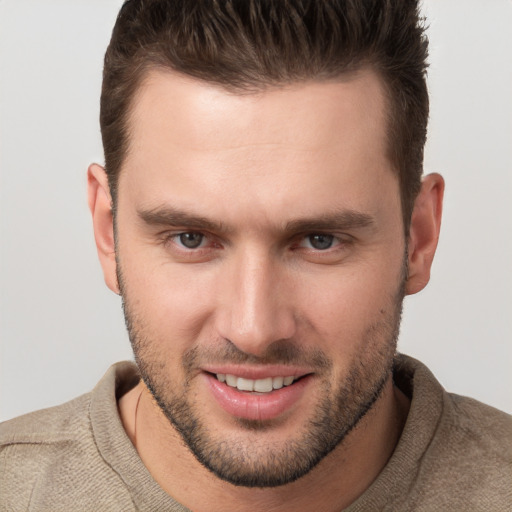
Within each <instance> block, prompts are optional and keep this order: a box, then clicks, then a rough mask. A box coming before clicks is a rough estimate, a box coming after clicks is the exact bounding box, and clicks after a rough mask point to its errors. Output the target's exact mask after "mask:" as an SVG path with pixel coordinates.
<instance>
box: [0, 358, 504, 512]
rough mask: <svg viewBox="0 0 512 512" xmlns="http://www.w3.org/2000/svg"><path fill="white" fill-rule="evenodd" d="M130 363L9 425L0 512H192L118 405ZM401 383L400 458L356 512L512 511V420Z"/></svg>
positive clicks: (423, 386) (405, 379)
mask: <svg viewBox="0 0 512 512" xmlns="http://www.w3.org/2000/svg"><path fill="white" fill-rule="evenodd" d="M137 380H138V377H137V372H136V368H135V366H134V365H133V364H131V363H126V362H125V363H118V364H116V365H114V366H113V367H111V368H110V369H109V370H108V372H107V373H106V375H105V376H104V377H103V379H102V380H101V381H100V382H99V383H98V385H97V386H96V387H95V388H94V390H93V391H92V392H91V393H89V394H87V395H83V396H81V397H79V398H76V399H75V400H73V401H71V402H68V403H66V404H63V405H61V406H58V407H54V408H51V409H46V410H42V411H38V412H34V413H31V414H28V415H25V416H21V417H20V418H16V419H14V420H11V421H7V422H5V423H3V424H1V425H0V512H7V511H9V512H11V511H12V512H18V511H38V512H39V511H41V512H42V511H52V512H60V511H66V512H70V511H104V512H105V511H106V512H108V511H123V512H128V511H135V510H139V511H180V512H182V511H185V510H187V509H186V508H185V507H183V506H182V505H180V504H179V503H177V502H176V501H174V500H173V499H172V498H171V497H170V496H169V495H167V494H166V493H165V492H164V491H163V490H162V489H161V488H160V487H159V486H158V484H157V483H156V482H155V481H154V480H153V478H152V477H151V475H150V474H149V472H148V470H147V469H146V468H145V466H144V465H143V463H142V461H141V460H140V458H139V456H138V455H137V452H136V451H135V449H134V447H133V446H132V444H131V443H130V441H129V439H128V437H127V436H126V434H125V432H124V430H123V427H122V425H121V421H120V419H119V416H118V412H117V402H116V398H117V399H118V398H119V397H120V396H122V394H123V393H124V392H126V391H127V390H128V389H130V388H131V387H133V386H134V385H135V383H136V382H137ZM395 382H396V383H397V385H398V386H399V387H400V388H401V389H402V391H404V392H405V393H406V394H407V395H408V396H409V397H411V398H412V403H411V409H410V412H409V417H408V419H407V423H406V425H405V428H404V431H403V433H402V436H401V438H400V441H399V443H398V445H397V447H396V450H395V452H394V454H393V456H392V457H391V459H390V460H389V462H388V464H387V465H386V467H385V468H384V469H383V471H382V472H381V474H380V475H379V476H378V477H377V479H376V480H375V481H374V482H373V484H372V485H371V486H370V488H369V489H367V491H366V492H365V493H364V494H363V495H362V496H361V497H360V498H359V499H358V500H357V501H356V502H355V503H353V504H352V505H351V506H350V507H349V508H348V509H346V510H347V511H350V512H356V511H357V512H359V511H361V512H363V511H364V512H371V511H374V510H375V511H377V510H386V511H393V512H398V511H408V512H410V511H428V512H436V511H443V512H452V511H464V512H470V511H493V512H494V511H498V512H500V511H507V510H512V417H511V416H509V415H507V414H505V413H502V412H500V411H497V410H496V409H493V408H491V407H488V406H486V405H483V404H481V403H479V402H476V401H475V400H472V399H469V398H463V397H460V396H457V395H453V394H449V393H447V392H446V391H444V390H443V388H442V387H441V386H440V384H439V383H438V382H437V381H436V379H435V378H434V377H433V375H432V374H431V373H430V372H429V370H428V369H427V368H426V367H425V366H423V365H422V364H421V363H419V362H418V361H415V360H414V359H411V358H408V357H406V356H399V358H398V360H397V367H396V371H395Z"/></svg>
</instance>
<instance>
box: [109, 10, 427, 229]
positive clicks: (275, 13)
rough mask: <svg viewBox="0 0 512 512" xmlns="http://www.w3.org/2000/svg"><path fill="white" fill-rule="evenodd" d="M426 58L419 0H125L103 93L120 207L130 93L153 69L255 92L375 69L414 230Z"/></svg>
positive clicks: (114, 187)
mask: <svg viewBox="0 0 512 512" xmlns="http://www.w3.org/2000/svg"><path fill="white" fill-rule="evenodd" d="M427 55H428V41H427V38H426V36H425V32H424V26H423V23H422V20H421V18H420V17H419V8H418V2H417V0H366V1H362V0H127V1H126V2H125V3H124V5H123V7H122V8H121V10H120V12H119V15H118V18H117V21H116V24H115V27H114V30H113V33H112V39H111V41H110V45H109V47H108V49H107V52H106V55H105V66H104V72H103V87H102V95H101V114H100V123H101V133H102V138H103V147H104V151H105V167H106V171H107V175H108V179H109V186H110V190H111V193H112V198H113V202H114V207H115V202H116V195H117V181H118V175H119V171H120V169H121V166H122V164H123V161H124V159H125V157H126V153H127V151H128V150H129V127H128V119H129V113H130V107H131V103H132V99H133V97H134V94H135V93H136V91H137V88H138V87H139V85H140V83H141V81H142V80H143V79H144V78H145V76H146V74H147V72H148V71H149V70H150V69H153V68H170V69H173V70H175V71H177V72H179V73H183V74H185V75H189V76H191V77H194V78H197V79H199V80H204V81H206V82H211V83H216V84H219V85H221V86H223V87H225V88H227V89H230V90H234V91H240V92H242V91H245V92H247V91H252V90H261V89H262V88H265V87H269V86H272V85H277V84H282V83H290V82H300V81H304V80H312V79H313V80H315V79H316V80H326V79H333V78H336V77H338V76H341V75H343V74H345V73H347V72H351V71H355V70H358V69H361V68H371V69H373V70H374V71H375V72H377V73H378V74H379V76H380V77H381V79H382V81H383V84H384V86H385V89H386V92H387V97H388V113H389V119H388V151H389V157H390V160H391V162H392V163H393V165H394V166H395V168H396V169H397V172H398V175H399V181H400V191H401V201H402V213H403V218H404V227H405V230H406V233H407V232H408V227H409V223H410V218H411V213H412V208H413V206H414V200H415V198H416V195H417V193H418V191H419V188H420V184H421V175H422V172H423V147H424V145H425V139H426V127H427V121H428V92H427V86H426V80H425V78H426V68H427V63H426V59H427Z"/></svg>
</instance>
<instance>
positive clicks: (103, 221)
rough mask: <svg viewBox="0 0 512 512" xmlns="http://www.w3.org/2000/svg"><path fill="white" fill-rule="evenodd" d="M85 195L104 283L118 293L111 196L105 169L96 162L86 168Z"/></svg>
mask: <svg viewBox="0 0 512 512" xmlns="http://www.w3.org/2000/svg"><path fill="white" fill-rule="evenodd" d="M87 195H88V203H89V210H90V211H91V215H92V222H93V228H94V238H95V240H96V248H97V250H98V257H99V259H100V264H101V267H102V268H103V275H104V278H105V283H106V284H107V286H108V287H109V288H110V289H111V290H112V291H113V292H114V293H117V294H119V284H118V282H117V274H116V257H115V241H114V219H113V215H112V197H111V195H110V188H109V185H108V178H107V173H106V172H105V169H104V168H103V167H101V166H100V165H98V164H91V165H90V166H89V169H88V170H87Z"/></svg>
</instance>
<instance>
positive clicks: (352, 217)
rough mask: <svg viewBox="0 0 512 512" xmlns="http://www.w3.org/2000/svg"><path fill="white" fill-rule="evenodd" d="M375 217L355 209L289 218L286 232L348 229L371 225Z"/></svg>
mask: <svg viewBox="0 0 512 512" xmlns="http://www.w3.org/2000/svg"><path fill="white" fill-rule="evenodd" d="M374 224H375V219H374V218H373V217H372V216H371V215H369V214H367V213H363V212H358V211H355V210H342V211H340V212H335V213H332V214H326V215H322V216H320V217H317V218H309V217H308V218H304V219H295V220H291V221H289V222H288V223H287V224H286V227H285V231H286V232H287V233H290V234H293V233H307V232H315V231H350V230H354V229H362V228H368V227H372V226H373V225H374Z"/></svg>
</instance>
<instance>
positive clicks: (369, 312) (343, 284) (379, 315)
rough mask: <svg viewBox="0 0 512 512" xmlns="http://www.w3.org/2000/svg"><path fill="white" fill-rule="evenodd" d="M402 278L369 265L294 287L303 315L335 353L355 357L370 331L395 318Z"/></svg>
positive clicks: (303, 282) (307, 281) (317, 278)
mask: <svg viewBox="0 0 512 512" xmlns="http://www.w3.org/2000/svg"><path fill="white" fill-rule="evenodd" d="M400 275H401V274H400V272H398V271H397V272H389V270H387V272H386V270H385V269H383V268H372V267H371V266H367V267H366V268H364V269H362V270H358V271H357V272H345V273H344V272H339V273H336V274H333V275H323V276H321V277H319V276H316V277H315V278H314V279H311V280H302V282H301V284H300V285H299V286H296V287H295V291H296V294H297V295H296V296H297V297H298V300H299V301H300V306H299V308H300V310H301V316H305V317H306V318H307V324H308V325H310V326H311V327H312V329H313V330H314V331H315V332H316V333H317V334H318V335H319V338H320V339H322V340H323V341H324V343H326V344H329V345H330V346H331V347H330V348H331V349H333V350H334V351H335V352H336V353H339V354H344V355H349V354H352V353H353V352H354V351H356V350H357V349H358V348H361V345H362V344H363V343H364V340H365V338H366V337H367V335H366V333H367V332H368V330H369V329H371V328H372V327H373V326H375V325H376V324H379V323H380V322H381V321H386V320H387V319H390V318H394V315H395V309H396V301H397V296H398V291H399V288H400Z"/></svg>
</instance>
